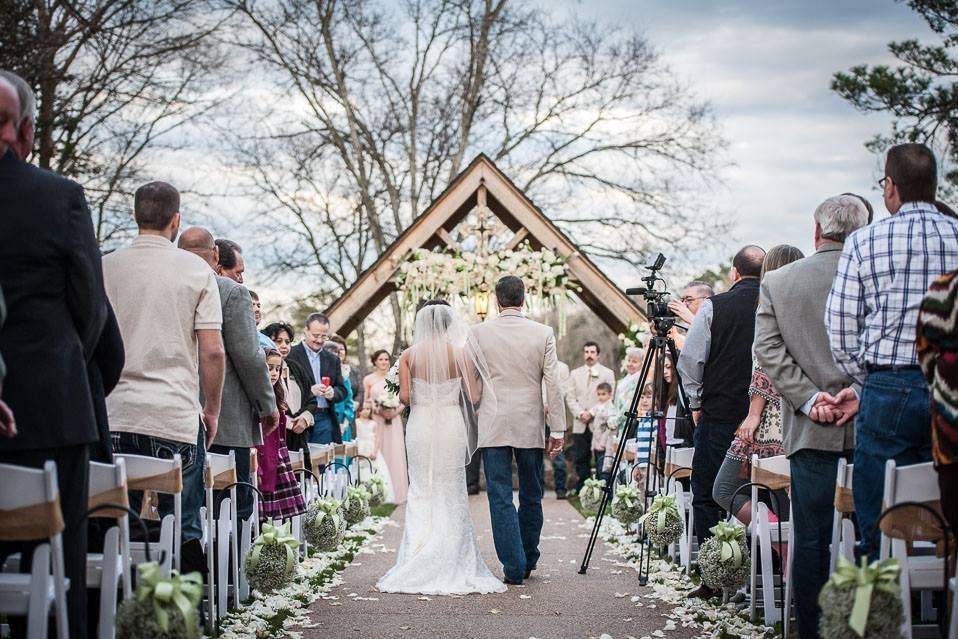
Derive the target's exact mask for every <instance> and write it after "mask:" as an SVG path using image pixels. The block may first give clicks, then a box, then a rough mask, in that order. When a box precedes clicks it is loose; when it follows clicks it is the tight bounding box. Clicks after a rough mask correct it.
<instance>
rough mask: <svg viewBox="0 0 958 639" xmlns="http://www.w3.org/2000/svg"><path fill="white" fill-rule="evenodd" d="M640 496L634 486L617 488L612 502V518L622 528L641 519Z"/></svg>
mask: <svg viewBox="0 0 958 639" xmlns="http://www.w3.org/2000/svg"><path fill="white" fill-rule="evenodd" d="M642 508H643V506H642V495H641V494H640V493H639V489H638V488H636V487H635V486H619V487H618V488H617V489H616V491H615V499H613V500H612V516H613V517H615V518H616V519H618V520H619V521H620V522H622V525H623V526H632V525H633V524H635V523H637V522H638V521H639V519H640V518H641V517H642Z"/></svg>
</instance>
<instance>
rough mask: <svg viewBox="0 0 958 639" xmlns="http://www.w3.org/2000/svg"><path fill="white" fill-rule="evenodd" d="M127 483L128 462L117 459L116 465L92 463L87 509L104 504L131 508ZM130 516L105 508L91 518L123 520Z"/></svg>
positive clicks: (126, 513)
mask: <svg viewBox="0 0 958 639" xmlns="http://www.w3.org/2000/svg"><path fill="white" fill-rule="evenodd" d="M126 483H127V482H126V462H125V461H124V460H123V459H117V460H116V464H101V463H99V462H90V496H89V497H88V498H87V509H88V510H92V509H93V508H96V507H97V506H102V505H104V504H118V505H120V506H129V505H130V500H129V493H128V492H127V485H126ZM128 515H129V513H128V512H127V511H125V510H120V509H118V508H104V509H103V510H98V511H96V512H95V513H92V514H91V515H90V517H95V518H100V519H121V518H123V517H127V516H128Z"/></svg>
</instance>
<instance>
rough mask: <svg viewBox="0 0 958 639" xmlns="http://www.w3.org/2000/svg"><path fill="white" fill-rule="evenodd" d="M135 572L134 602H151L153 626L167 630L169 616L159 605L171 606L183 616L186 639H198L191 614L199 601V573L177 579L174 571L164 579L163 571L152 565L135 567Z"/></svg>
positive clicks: (197, 629)
mask: <svg viewBox="0 0 958 639" xmlns="http://www.w3.org/2000/svg"><path fill="white" fill-rule="evenodd" d="M136 570H137V574H138V579H137V582H136V600H137V601H147V600H148V599H149V600H152V601H153V610H154V613H155V614H156V623H157V624H159V626H160V628H161V629H162V630H163V631H164V632H166V631H167V630H169V629H170V615H169V613H168V612H167V611H166V609H165V608H164V607H163V604H169V603H172V604H173V605H174V606H176V607H177V609H178V610H179V611H180V613H181V614H182V615H183V620H184V621H185V622H186V634H187V637H198V636H199V627H198V625H197V623H196V614H195V613H196V607H197V606H198V605H199V603H200V599H202V598H203V577H202V576H201V575H200V573H198V572H191V573H189V574H187V575H181V574H179V573H178V572H176V571H175V570H174V571H172V573H171V574H170V576H169V577H165V576H164V575H163V569H162V568H160V565H159V564H158V563H157V562H155V561H150V562H146V563H142V564H139V565H138V566H137V567H136Z"/></svg>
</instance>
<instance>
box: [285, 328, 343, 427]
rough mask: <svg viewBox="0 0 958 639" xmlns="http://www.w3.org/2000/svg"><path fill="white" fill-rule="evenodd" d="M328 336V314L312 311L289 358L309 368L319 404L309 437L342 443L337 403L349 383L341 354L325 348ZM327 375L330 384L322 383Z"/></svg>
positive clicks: (311, 384)
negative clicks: (335, 353)
mask: <svg viewBox="0 0 958 639" xmlns="http://www.w3.org/2000/svg"><path fill="white" fill-rule="evenodd" d="M328 336H329V318H328V317H326V316H325V315H323V314H322V313H313V314H311V315H310V316H309V317H307V318H306V329H305V330H304V331H303V341H301V342H300V343H299V344H297V345H296V346H294V347H293V348H292V349H291V350H290V351H289V356H288V357H287V358H286V359H287V360H290V361H293V362H296V364H298V365H299V366H300V368H302V369H303V370H304V371H305V372H306V376H307V378H308V379H309V385H310V390H311V391H312V393H313V396H314V397H315V398H316V403H317V405H318V406H319V409H318V410H317V411H316V414H315V416H314V417H315V421H314V423H313V430H312V432H311V433H310V435H309V441H310V442H311V443H314V444H330V443H335V444H342V443H343V434H342V433H341V432H340V430H339V423H338V420H337V418H336V409H335V406H336V403H337V402H341V401H343V398H344V397H346V384H345V383H344V382H343V367H342V363H341V362H340V361H339V358H338V357H336V356H335V355H333V354H332V353H328V352H326V351H325V350H323V344H325V343H326V338H327V337H328ZM324 377H328V378H329V384H323V382H322V380H323V378H324Z"/></svg>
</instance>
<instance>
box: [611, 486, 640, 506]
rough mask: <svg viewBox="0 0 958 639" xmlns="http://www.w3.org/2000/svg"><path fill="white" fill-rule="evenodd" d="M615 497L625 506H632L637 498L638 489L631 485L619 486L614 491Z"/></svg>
mask: <svg viewBox="0 0 958 639" xmlns="http://www.w3.org/2000/svg"><path fill="white" fill-rule="evenodd" d="M615 498H616V500H618V501H621V502H622V503H623V504H625V507H626V508H632V507H633V506H634V505H635V502H637V501H638V500H639V491H638V490H636V489H635V488H634V487H633V486H621V487H620V488H619V489H618V490H617V491H616V493H615Z"/></svg>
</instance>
